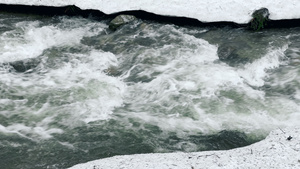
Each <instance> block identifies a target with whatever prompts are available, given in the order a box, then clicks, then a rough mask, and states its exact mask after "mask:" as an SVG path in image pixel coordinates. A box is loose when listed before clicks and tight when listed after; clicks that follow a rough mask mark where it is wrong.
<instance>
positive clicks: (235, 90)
mask: <svg viewBox="0 0 300 169" xmlns="http://www.w3.org/2000/svg"><path fill="white" fill-rule="evenodd" d="M160 29H167V30H168V32H170V37H172V38H174V41H176V42H177V43H172V44H168V45H164V46H163V47H161V48H158V49H157V50H158V51H159V52H154V51H152V50H151V49H149V50H146V51H145V53H144V54H143V56H147V57H149V56H151V58H152V59H155V58H157V57H160V55H161V53H164V59H168V60H167V61H166V62H164V63H166V64H162V65H161V64H152V66H150V67H149V65H147V67H144V68H140V69H139V70H141V71H140V72H139V73H138V74H135V75H137V76H140V77H148V78H150V79H151V81H149V82H147V81H144V82H140V83H135V84H132V85H130V86H129V87H128V92H127V94H126V98H125V102H126V104H128V105H130V106H129V108H130V112H127V115H126V116H128V117H132V118H135V119H136V120H137V121H139V122H140V123H151V124H155V125H157V126H159V127H160V128H161V129H162V130H163V131H170V132H176V133H178V135H181V134H184V133H185V134H186V133H190V134H193V133H194V134H195V133H199V132H200V133H211V132H218V131H221V130H240V131H243V132H246V133H255V132H257V133H259V132H262V133H263V135H265V134H266V133H267V132H268V131H270V130H272V129H274V128H276V127H277V126H290V125H295V124H297V122H296V120H294V119H293V118H295V117H296V119H299V118H300V116H299V111H298V110H299V105H298V104H297V103H295V102H294V101H293V100H286V99H282V98H269V97H265V91H264V90H261V89H259V87H262V86H263V85H264V83H265V79H267V78H268V77H269V73H268V72H270V71H271V70H276V69H277V68H279V67H280V66H281V65H285V64H286V63H287V62H286V61H285V60H286V56H285V51H286V50H287V49H288V45H283V46H282V47H280V48H274V47H272V46H270V47H269V49H268V52H267V54H265V55H264V56H263V57H261V58H260V59H258V60H255V61H254V62H252V63H248V64H246V65H244V66H239V67H231V66H229V65H227V64H224V63H221V62H219V61H218V56H217V46H215V45H211V44H209V43H208V42H207V41H205V40H203V39H199V38H195V37H194V36H191V35H188V34H185V33H183V31H179V30H177V29H175V28H174V27H170V26H165V27H163V28H160ZM159 31H161V30H158V32H159ZM173 35H176V36H173ZM151 36H152V38H153V37H154V38H155V36H153V33H152V34H151ZM178 41H179V42H178ZM135 66H136V67H139V66H140V67H143V65H140V64H138V65H135ZM136 67H133V69H136ZM131 71H132V70H131ZM126 77H127V76H126ZM277 104H278V105H280V106H276V107H274V105H277ZM281 111H282V112H281ZM283 117H285V118H283ZM258 135H259V134H258Z"/></svg>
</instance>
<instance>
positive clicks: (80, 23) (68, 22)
mask: <svg viewBox="0 0 300 169" xmlns="http://www.w3.org/2000/svg"><path fill="white" fill-rule="evenodd" d="M103 28H105V25H104V24H102V23H96V22H87V21H84V20H83V19H75V20H74V19H66V18H62V19H60V23H58V24H57V25H49V24H48V25H43V23H41V22H40V21H23V22H17V23H15V25H14V29H13V30H11V31H6V32H4V33H3V34H2V35H1V37H0V39H1V44H0V49H1V52H0V54H1V58H0V63H1V62H12V61H16V60H22V59H26V58H34V57H37V56H39V55H41V54H42V52H43V51H44V50H45V49H47V48H51V47H53V46H63V45H69V46H70V45H76V44H78V43H79V42H80V40H81V39H82V38H83V37H88V36H92V35H95V34H97V33H99V32H100V31H103Z"/></svg>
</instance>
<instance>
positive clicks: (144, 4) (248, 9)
mask: <svg viewBox="0 0 300 169" xmlns="http://www.w3.org/2000/svg"><path fill="white" fill-rule="evenodd" d="M0 4H22V5H36V6H67V5H76V6H77V7H79V8H81V9H95V10H100V11H102V12H104V13H106V14H112V13H117V12H121V11H129V10H144V11H147V12H151V13H155V14H159V15H166V16H178V17H188V18H195V19H198V20H199V21H202V22H218V21H228V22H235V23H239V24H245V23H248V22H249V21H250V20H251V14H252V13H253V11H255V10H257V9H260V8H262V7H266V8H268V9H269V12H270V19H272V20H281V19H300V11H299V9H300V3H299V0H264V1H259V0H255V1H242V0H201V1H199V0H188V1H183V0H168V1H162V0H121V1H120V0H84V1H79V0H63V1H62V0H0Z"/></svg>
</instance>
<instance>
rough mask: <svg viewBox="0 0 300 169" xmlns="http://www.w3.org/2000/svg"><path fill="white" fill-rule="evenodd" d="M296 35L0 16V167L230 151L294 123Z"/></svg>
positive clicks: (299, 54) (299, 32) (299, 52)
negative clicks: (113, 27) (112, 25)
mask: <svg viewBox="0 0 300 169" xmlns="http://www.w3.org/2000/svg"><path fill="white" fill-rule="evenodd" d="M299 39H300V28H290V29H287V28H286V29H269V30H264V31H260V32H250V31H248V30H246V29H235V28H229V27H224V28H213V27H206V28H199V27H179V26H175V25H170V24H162V23H155V22H150V21H143V20H136V21H134V22H132V23H130V24H127V25H125V26H123V27H121V28H120V29H118V30H117V31H115V32H112V31H110V30H109V29H108V25H107V21H101V20H99V19H97V18H80V17H41V16H34V15H30V16H28V15H21V14H13V15H12V14H4V13H3V14H0V40H1V41H0V168H3V169H6V168H7V169H10V168H26V169H27V168H28V169H34V168H67V167H71V166H73V165H75V164H77V163H82V162H87V161H90V160H95V159H99V158H105V157H111V156H114V155H125V154H136V153H155V152H176V151H184V152H194V151H205V150H221V149H231V148H235V147H241V146H245V145H249V144H251V143H253V142H255V141H259V140H261V139H263V138H264V137H265V136H266V135H267V134H268V132H269V131H270V130H273V129H276V128H278V127H286V126H295V125H298V123H299V120H300V112H299V110H300V109H299V103H300V92H299V87H300V85H299V82H300V81H299V80H300V78H299V76H298V75H299V73H300V69H299V68H300V67H299V64H300V60H299V58H300V40H299ZM219 56H221V57H224V58H223V59H219Z"/></svg>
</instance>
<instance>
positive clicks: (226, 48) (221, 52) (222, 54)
mask: <svg viewBox="0 0 300 169" xmlns="http://www.w3.org/2000/svg"><path fill="white" fill-rule="evenodd" d="M236 51H237V49H236V48H235V47H234V46H232V45H226V44H225V45H222V46H219V48H218V51H217V53H218V56H219V59H220V60H222V61H225V60H229V59H233V58H237V57H238V56H237V54H236Z"/></svg>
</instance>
